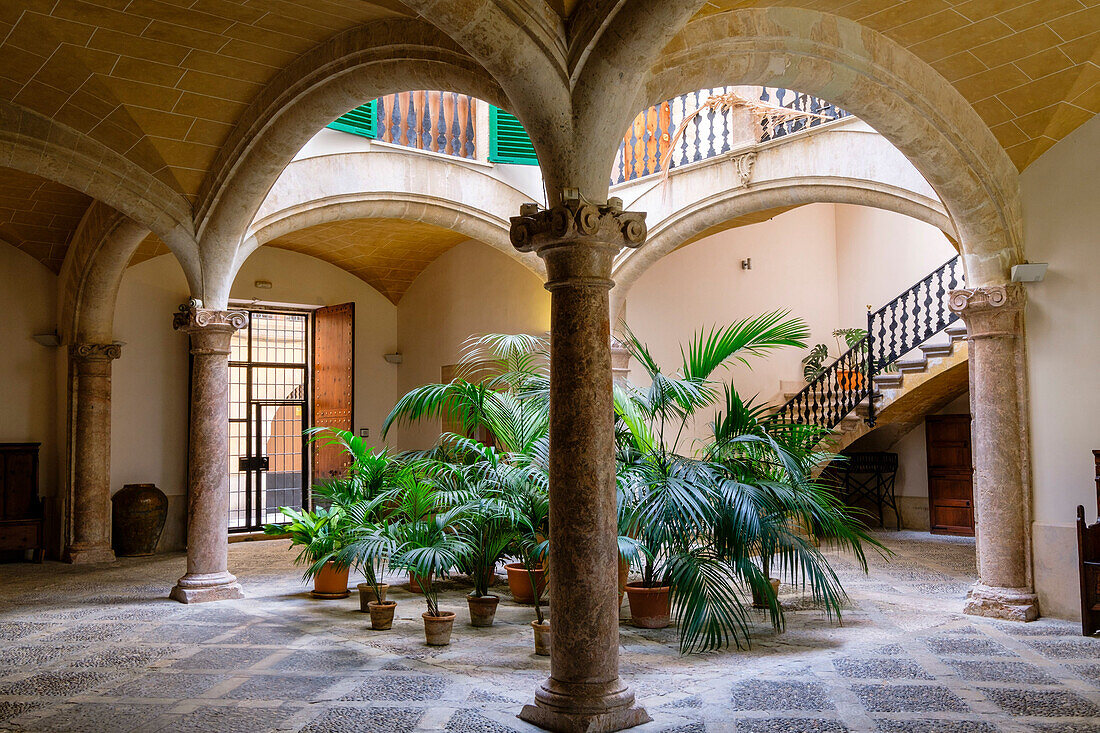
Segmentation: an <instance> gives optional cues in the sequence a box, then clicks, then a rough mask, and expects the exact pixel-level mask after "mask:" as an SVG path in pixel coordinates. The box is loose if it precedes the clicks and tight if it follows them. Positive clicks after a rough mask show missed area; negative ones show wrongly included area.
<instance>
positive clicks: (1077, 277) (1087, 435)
mask: <svg viewBox="0 0 1100 733" xmlns="http://www.w3.org/2000/svg"><path fill="white" fill-rule="evenodd" d="M1098 150H1100V119H1098V118H1093V119H1092V120H1091V121H1089V122H1087V123H1085V124H1084V125H1082V126H1081V127H1079V128H1078V129H1077V130H1075V131H1074V132H1073V133H1071V134H1070V135H1069V136H1068V137H1066V138H1065V139H1063V140H1062V141H1061V142H1059V143H1058V144H1057V145H1055V146H1054V147H1052V148H1051V149H1050V150H1048V151H1047V152H1046V153H1045V154H1043V156H1042V157H1040V158H1039V159H1038V160H1037V161H1035V162H1034V163H1032V164H1031V166H1029V167H1028V169H1027V170H1025V171H1024V172H1023V174H1022V175H1021V177H1020V187H1021V195H1022V198H1023V213H1024V241H1025V247H1026V250H1025V251H1026V256H1027V259H1028V260H1030V261H1032V262H1049V263H1050V269H1049V270H1048V271H1047V276H1046V279H1045V280H1044V281H1043V282H1041V283H1034V284H1031V285H1028V286H1026V287H1027V293H1028V307H1027V326H1026V328H1027V352H1028V371H1029V374H1028V377H1029V380H1030V412H1031V446H1032V448H1031V457H1032V482H1033V484H1032V493H1033V517H1032V518H1033V520H1034V524H1033V527H1032V530H1033V547H1034V559H1035V580H1036V589H1037V591H1038V593H1039V605H1040V609H1041V611H1042V612H1043V613H1044V614H1046V615H1056V616H1062V617H1066V618H1078V617H1079V616H1080V605H1079V600H1078V597H1077V587H1078V585H1077V567H1076V561H1077V552H1076V535H1075V532H1074V530H1073V528H1072V527H1073V522H1074V520H1075V510H1076V507H1077V505H1078V504H1081V505H1084V507H1085V516H1086V517H1087V518H1088V519H1089V520H1090V521H1092V520H1094V519H1095V517H1096V513H1095V512H1096V485H1095V483H1094V481H1093V479H1094V478H1095V473H1094V469H1093V456H1092V451H1093V450H1094V449H1100V422H1098V419H1097V416H1098V415H1100V383H1098V379H1097V371H1098V370H1097V365H1098V363H1100V361H1098V359H1100V319H1098V317H1097V314H1098V313H1100V234H1098V233H1097V232H1098V226H1100V209H1098V208H1097V203H1098V194H1100V187H1098V184H1097V173H1096V171H1097V164H1098V163H1100V154H1098V153H1097V151H1098Z"/></svg>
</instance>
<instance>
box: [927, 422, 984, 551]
mask: <svg viewBox="0 0 1100 733" xmlns="http://www.w3.org/2000/svg"><path fill="white" fill-rule="evenodd" d="M925 435H926V438H927V447H928V525H929V529H930V531H931V532H932V534H953V535H966V536H971V537H972V536H973V535H974V462H973V457H972V454H971V450H970V415H932V416H929V417H928V418H927V419H926V420H925Z"/></svg>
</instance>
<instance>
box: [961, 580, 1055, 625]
mask: <svg viewBox="0 0 1100 733" xmlns="http://www.w3.org/2000/svg"><path fill="white" fill-rule="evenodd" d="M963 613H966V614H969V615H971V616H985V617H986V618H998V619H1003V620H1005V621H1034V620H1035V619H1037V618H1039V601H1038V596H1036V595H1035V592H1034V591H1032V590H1031V588H995V587H991V586H988V585H983V584H981V583H977V584H975V585H974V586H973V587H972V588H971V589H970V592H969V593H968V594H967V596H966V605H965V606H964V608H963Z"/></svg>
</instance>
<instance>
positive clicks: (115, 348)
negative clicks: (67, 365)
mask: <svg viewBox="0 0 1100 733" xmlns="http://www.w3.org/2000/svg"><path fill="white" fill-rule="evenodd" d="M69 354H70V355H71V356H72V358H73V359H75V360H77V361H112V360H114V359H118V358H119V357H121V356H122V344H73V345H72V346H70V347H69Z"/></svg>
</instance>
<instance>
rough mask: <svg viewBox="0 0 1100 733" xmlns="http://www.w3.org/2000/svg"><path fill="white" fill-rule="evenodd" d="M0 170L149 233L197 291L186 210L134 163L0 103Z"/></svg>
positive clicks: (193, 247)
mask: <svg viewBox="0 0 1100 733" xmlns="http://www.w3.org/2000/svg"><path fill="white" fill-rule="evenodd" d="M0 166H3V167H6V168H13V169H15V170H19V171H23V172H25V173H31V174H33V175H36V176H40V177H42V178H46V179H48V180H51V181H54V182H56V183H60V184H63V185H65V186H69V187H70V188H73V189H75V190H77V191H81V192H83V193H86V194H88V195H89V196H91V197H92V198H93V199H95V200H96V201H97V202H102V205H103V206H105V207H106V208H109V209H111V210H114V211H117V212H121V213H122V215H124V216H126V217H127V218H129V219H130V220H131V221H133V222H135V223H137V224H139V225H140V226H141V227H143V228H145V229H146V230H149V231H153V232H155V233H156V234H157V236H158V237H160V239H161V240H163V241H164V243H165V244H166V245H167V246H168V247H169V249H171V250H172V252H173V253H174V254H175V255H176V257H177V258H178V259H179V261H180V263H181V264H182V265H183V269H184V272H185V273H186V274H187V278H188V281H189V283H190V284H191V286H192V288H195V289H196V291H197V286H198V285H199V283H200V282H201V276H200V270H199V261H198V248H197V246H196V244H195V240H194V237H193V235H192V231H193V230H192V228H191V210H190V206H189V205H188V203H187V201H186V200H185V199H184V198H183V197H182V196H181V195H180V194H179V193H178V192H176V191H173V190H172V189H171V188H169V187H168V186H167V185H166V184H164V183H163V182H161V181H159V180H157V179H156V178H154V177H153V176H151V175H149V173H147V172H146V171H145V170H143V169H142V168H140V167H139V166H137V165H136V164H135V163H133V162H131V161H129V160H127V159H126V158H124V157H122V156H121V155H119V154H118V153H115V152H114V151H112V150H110V149H108V148H107V147H105V146H104V145H103V144H101V143H99V142H96V141H95V140H93V139H91V138H90V137H87V136H85V135H81V134H80V133H78V132H76V131H75V130H72V129H71V128H69V127H66V126H64V125H62V124H59V123H58V122H56V121H54V120H51V119H49V118H47V117H44V116H42V115H39V114H38V113H36V112H32V111H30V110H27V109H25V108H23V107H20V106H18V105H15V104H12V103H10V102H6V101H3V100H0Z"/></svg>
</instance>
